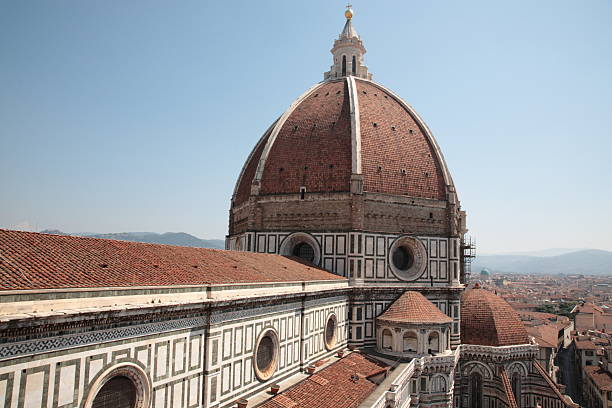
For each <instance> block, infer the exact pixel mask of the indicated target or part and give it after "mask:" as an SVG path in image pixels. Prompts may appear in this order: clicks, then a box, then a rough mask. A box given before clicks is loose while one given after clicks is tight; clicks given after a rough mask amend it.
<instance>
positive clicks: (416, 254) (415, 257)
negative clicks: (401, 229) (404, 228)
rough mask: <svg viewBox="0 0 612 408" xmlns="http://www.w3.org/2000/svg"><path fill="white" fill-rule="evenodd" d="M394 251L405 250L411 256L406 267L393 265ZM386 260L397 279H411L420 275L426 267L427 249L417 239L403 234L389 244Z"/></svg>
mask: <svg viewBox="0 0 612 408" xmlns="http://www.w3.org/2000/svg"><path fill="white" fill-rule="evenodd" d="M396 251H407V252H408V253H409V256H410V257H412V259H411V262H410V264H409V265H408V267H407V268H406V269H403V268H400V267H399V266H398V265H395V262H394V259H393V257H394V256H395V254H396ZM388 262H389V267H390V268H391V271H392V272H393V274H394V275H395V276H396V277H397V278H398V279H400V280H403V281H412V280H415V279H417V278H418V277H419V276H421V275H422V274H423V272H425V269H426V268H427V249H426V248H425V246H424V245H423V243H422V242H421V241H420V240H419V239H417V238H415V237H411V236H407V235H403V236H400V237H398V238H397V239H396V240H395V241H394V242H393V244H392V245H391V248H390V249H389V254H388Z"/></svg>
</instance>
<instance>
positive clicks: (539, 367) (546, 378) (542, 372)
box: [533, 361, 579, 408]
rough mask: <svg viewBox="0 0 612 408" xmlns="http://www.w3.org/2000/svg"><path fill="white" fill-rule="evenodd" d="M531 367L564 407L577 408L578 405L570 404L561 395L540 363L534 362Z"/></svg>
mask: <svg viewBox="0 0 612 408" xmlns="http://www.w3.org/2000/svg"><path fill="white" fill-rule="evenodd" d="M533 366H534V367H535V368H536V371H537V372H538V373H539V374H540V376H541V377H542V378H543V379H544V381H546V383H547V384H548V387H549V388H550V389H551V390H552V391H553V392H554V393H555V395H556V396H557V398H559V400H560V401H561V402H562V403H563V405H564V406H566V407H572V408H574V407H576V408H578V407H579V405H578V404H573V403H571V402H570V401H569V399H568V398H567V397H566V396H565V395H563V394H561V391H559V387H558V386H557V384H556V383H555V382H554V381H553V380H552V378H550V376H549V375H548V373H547V372H546V370H545V369H544V367H542V365H541V364H540V363H538V362H537V361H534V362H533Z"/></svg>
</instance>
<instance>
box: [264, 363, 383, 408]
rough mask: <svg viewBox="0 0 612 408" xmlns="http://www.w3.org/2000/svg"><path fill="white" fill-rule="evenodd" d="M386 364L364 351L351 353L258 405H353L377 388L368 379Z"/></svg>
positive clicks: (280, 407) (317, 407)
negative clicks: (365, 353) (375, 360)
mask: <svg viewBox="0 0 612 408" xmlns="http://www.w3.org/2000/svg"><path fill="white" fill-rule="evenodd" d="M387 369H388V367H387V366H385V365H383V364H381V363H378V362H374V361H372V360H370V359H368V358H367V357H365V356H364V355H363V354H360V353H351V354H349V355H348V356H346V357H345V358H343V359H341V360H338V361H337V362H335V363H333V364H332V365H330V366H327V367H326V368H324V369H323V370H321V371H319V372H318V373H316V374H314V375H313V376H311V377H309V378H307V379H305V380H304V381H302V382H300V383H298V384H296V385H295V386H293V387H291V388H289V389H288V390H287V391H285V392H283V393H281V394H279V395H277V396H275V397H273V398H272V399H270V400H268V401H266V402H265V403H264V404H262V405H259V406H258V408H288V407H295V408H353V407H357V406H359V404H361V403H362V402H363V401H364V400H365V399H366V398H367V397H368V395H370V394H371V393H372V392H373V391H374V390H375V389H376V387H377V385H376V384H375V383H374V382H372V381H370V380H368V377H371V376H373V375H376V374H380V373H383V372H385V371H386V370H387Z"/></svg>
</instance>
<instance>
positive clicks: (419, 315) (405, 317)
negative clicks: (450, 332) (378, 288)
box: [376, 290, 453, 324]
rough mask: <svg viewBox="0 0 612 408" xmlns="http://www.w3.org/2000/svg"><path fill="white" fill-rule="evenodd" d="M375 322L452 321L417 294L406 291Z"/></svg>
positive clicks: (438, 322)
mask: <svg viewBox="0 0 612 408" xmlns="http://www.w3.org/2000/svg"><path fill="white" fill-rule="evenodd" d="M376 320H377V321H385V322H391V323H436V324H440V323H451V322H452V321H453V319H451V318H450V317H448V316H447V315H445V314H444V313H442V312H441V311H440V309H438V308H437V307H436V305H434V304H433V303H431V302H430V301H429V300H427V298H426V297H425V296H423V295H422V294H421V293H419V292H415V291H410V290H409V291H406V292H404V293H403V294H402V296H400V297H399V299H397V300H396V301H395V302H393V303H392V304H391V306H389V308H388V309H387V310H386V311H385V312H384V313H383V314H381V315H380V316H379V317H378V318H377V319H376Z"/></svg>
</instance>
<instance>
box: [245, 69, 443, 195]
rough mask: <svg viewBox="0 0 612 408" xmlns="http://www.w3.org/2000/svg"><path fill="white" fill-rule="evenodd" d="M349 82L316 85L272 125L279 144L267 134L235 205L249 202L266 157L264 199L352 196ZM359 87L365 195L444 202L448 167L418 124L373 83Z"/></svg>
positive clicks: (251, 159)
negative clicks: (312, 194)
mask: <svg viewBox="0 0 612 408" xmlns="http://www.w3.org/2000/svg"><path fill="white" fill-rule="evenodd" d="M347 81H348V80H347V79H346V78H343V79H340V80H334V81H326V82H322V83H320V84H318V85H316V86H315V87H314V88H313V89H311V90H310V91H309V93H308V94H307V95H305V96H304V97H303V98H302V99H301V100H299V103H297V104H296V105H295V106H293V110H292V111H291V112H290V113H288V115H287V117H286V120H285V119H283V120H281V121H278V122H276V123H275V124H274V125H273V128H272V129H271V131H272V132H273V133H274V134H276V137H275V138H274V139H269V137H271V136H270V135H271V134H272V133H270V134H268V133H266V134H264V137H263V139H261V140H260V143H259V144H258V145H257V146H256V147H255V149H253V151H252V153H251V155H250V156H249V158H247V160H246V163H245V165H244V167H243V170H242V172H241V175H240V177H239V181H238V183H237V185H236V190H235V191H236V194H235V196H234V204H235V205H240V204H241V203H244V202H246V201H247V200H248V198H249V196H250V192H251V184H252V183H253V181H254V179H255V177H256V170H257V167H258V164H259V161H260V159H262V158H263V159H264V160H265V163H264V164H263V172H262V174H261V180H260V187H261V188H260V194H261V195H272V194H297V193H298V192H299V191H300V187H306V191H307V192H325V193H329V192H348V191H350V183H351V175H352V173H353V160H354V159H356V158H353V157H352V156H353V146H352V144H353V140H352V131H353V129H352V128H351V126H352V125H351V101H350V96H349V88H348V82H347ZM355 83H356V90H357V92H356V95H355V102H356V105H357V106H358V108H359V118H360V120H359V131H360V137H361V157H360V159H361V163H362V170H361V172H362V174H363V189H364V191H369V192H380V193H386V194H396V195H404V196H411V197H422V198H429V199H436V200H445V199H446V186H445V180H444V169H443V167H444V165H443V163H442V162H441V158H439V157H438V154H437V153H436V148H435V147H434V146H433V144H432V142H430V140H429V139H428V136H427V134H426V129H425V128H424V126H422V125H420V124H419V123H420V121H419V120H418V118H417V117H416V116H413V114H412V113H410V112H409V111H408V110H407V109H406V108H404V106H403V105H402V104H401V103H400V102H398V101H397V100H396V99H395V98H394V97H393V96H392V95H390V94H389V93H388V92H387V91H385V90H384V89H383V88H381V87H379V86H378V85H376V84H375V83H373V82H369V81H363V80H360V79H358V78H355ZM284 117H285V115H283V116H282V118H284ZM268 139H269V140H268ZM266 142H269V146H268V150H267V154H266V153H265V152H266V147H265V145H266Z"/></svg>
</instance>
